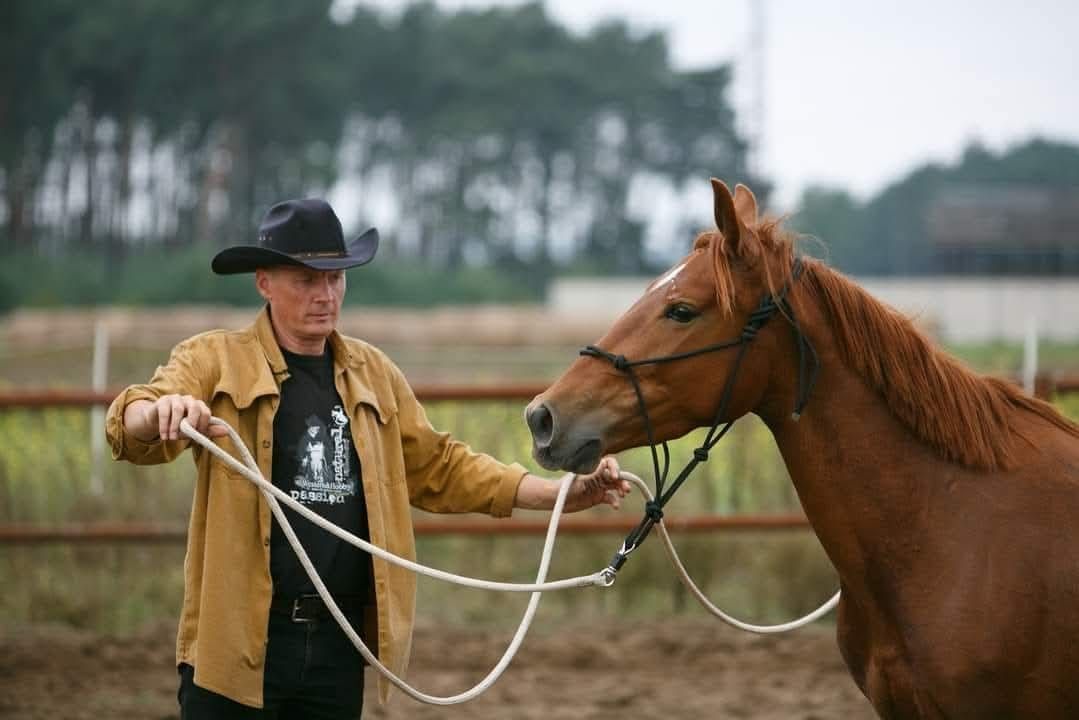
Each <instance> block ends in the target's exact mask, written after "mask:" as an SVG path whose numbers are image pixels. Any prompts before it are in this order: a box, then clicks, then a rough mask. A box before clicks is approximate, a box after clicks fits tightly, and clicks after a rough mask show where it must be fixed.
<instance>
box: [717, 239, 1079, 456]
mask: <svg viewBox="0 0 1079 720" xmlns="http://www.w3.org/2000/svg"><path fill="white" fill-rule="evenodd" d="M716 236H718V234H716ZM718 238H721V236H718V237H717V239H718ZM749 240H750V242H752V241H754V240H756V241H758V242H760V244H761V245H762V246H763V248H764V249H765V250H766V251H765V252H763V253H761V257H762V259H764V262H765V268H764V270H765V277H766V284H767V285H768V286H769V288H770V290H771V291H772V292H776V291H777V290H778V289H779V288H780V287H782V286H783V284H784V283H786V282H788V281H789V280H790V272H791V271H790V268H791V265H792V263H791V259H792V258H793V256H794V242H795V240H796V236H795V235H794V234H793V233H789V232H787V231H785V230H783V229H782V228H781V227H780V225H779V223H778V222H776V221H774V220H769V221H766V222H764V223H761V224H760V225H757V226H756V227H754V228H753V229H752V234H751V235H750V237H749ZM769 256H770V257H771V258H773V261H772V262H768V258H769ZM802 263H803V266H804V268H805V271H804V273H803V275H802V277H801V278H800V279H799V280H797V281H796V282H795V284H796V285H799V284H803V283H804V284H805V285H806V286H807V287H808V289H809V291H810V295H811V297H812V298H813V300H815V301H816V302H817V303H818V305H819V307H820V308H821V309H822V310H823V313H824V315H825V316H826V317H827V319H828V322H830V324H831V327H832V331H833V336H834V338H835V342H836V346H837V349H838V351H839V353H840V356H841V357H842V360H843V362H844V363H845V364H846V365H847V366H848V367H849V368H850V369H851V370H853V371H854V372H856V373H857V374H858V375H859V376H861V377H862V378H863V379H864V380H865V381H866V383H867V384H868V385H869V386H870V387H871V388H873V389H874V390H875V391H876V392H878V393H879V394H880V395H881V397H883V399H884V401H885V402H886V403H887V404H888V407H889V408H890V409H891V411H892V413H893V414H894V415H895V416H896V417H897V418H898V419H899V420H900V421H901V422H902V423H903V424H904V425H906V426H907V427H908V428H909V429H910V430H911V431H912V432H913V433H914V434H915V435H916V436H917V437H918V438H920V439H921V440H923V441H924V442H926V443H927V444H929V445H930V446H931V447H933V448H934V449H936V450H937V452H939V453H940V454H941V455H942V456H944V457H945V458H947V459H949V460H952V461H954V462H957V463H960V464H961V465H964V466H966V467H970V468H978V469H984V470H997V469H1006V468H1009V467H1012V462H1013V451H1014V446H1015V441H1016V440H1017V438H1018V437H1019V436H1018V434H1017V432H1016V430H1015V426H1014V421H1015V418H1016V412H1017V411H1026V412H1030V413H1033V414H1035V415H1037V416H1038V417H1040V418H1042V419H1044V420H1045V421H1047V422H1049V423H1051V424H1052V425H1055V426H1057V427H1059V428H1061V429H1062V430H1064V431H1066V432H1069V433H1071V434H1072V435H1075V436H1076V437H1079V425H1076V424H1075V423H1073V422H1071V421H1070V420H1068V419H1067V418H1065V417H1064V416H1063V415H1061V414H1060V413H1059V412H1058V411H1057V410H1056V408H1054V407H1053V406H1052V405H1050V404H1049V403H1047V402H1044V401H1042V400H1039V399H1037V398H1033V397H1030V396H1028V395H1026V394H1025V393H1024V392H1023V391H1022V390H1021V389H1020V388H1019V387H1018V386H1016V385H1014V384H1013V383H1011V382H1009V381H1007V380H1002V379H999V378H994V377H988V376H984V375H980V374H978V373H975V372H973V371H972V370H970V369H969V368H967V367H966V366H964V365H963V364H962V363H961V362H960V361H959V360H958V359H956V358H954V357H953V356H951V355H949V354H948V353H946V352H944V351H943V350H940V349H938V348H937V347H935V346H934V344H933V343H932V341H931V340H929V338H928V337H926V335H925V334H924V333H922V332H921V331H920V330H919V329H918V328H917V327H915V325H914V323H913V322H912V321H911V320H910V319H909V318H907V317H906V316H904V315H903V314H901V313H900V312H898V311H897V310H895V309H893V308H891V307H889V306H887V305H885V304H884V303H882V302H880V301H879V300H877V299H876V298H874V297H873V296H872V295H870V294H869V293H868V292H867V291H865V290H864V289H862V288H861V287H859V286H858V285H856V284H855V283H854V282H852V281H851V280H849V279H847V278H846V277H844V276H843V275H842V274H840V273H839V272H837V271H835V270H832V269H831V268H829V267H827V266H826V265H825V264H824V263H822V262H820V261H818V260H813V259H810V258H805V257H803V259H802ZM777 265H778V267H776V266H777ZM717 281H719V282H718V285H719V288H717V289H719V290H720V291H722V286H723V285H727V286H728V287H730V284H729V279H728V281H727V282H722V279H721V278H717ZM731 289H733V288H731ZM796 294H797V293H796Z"/></svg>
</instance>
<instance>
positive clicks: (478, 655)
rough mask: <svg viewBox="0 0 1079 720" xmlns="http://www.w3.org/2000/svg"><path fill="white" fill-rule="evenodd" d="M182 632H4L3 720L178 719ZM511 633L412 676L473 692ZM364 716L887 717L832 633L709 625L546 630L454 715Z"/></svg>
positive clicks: (445, 638) (456, 649)
mask: <svg viewBox="0 0 1079 720" xmlns="http://www.w3.org/2000/svg"><path fill="white" fill-rule="evenodd" d="M173 631H174V626H173V625H172V624H171V623H170V624H167V625H166V624H163V625H162V626H161V627H158V628H155V629H153V630H152V631H148V632H146V633H145V634H144V635H143V636H141V637H137V638H132V639H125V640H115V639H112V640H109V639H102V638H100V637H96V636H94V635H93V634H90V633H85V632H79V631H73V630H70V629H59V628H23V629H19V630H15V631H7V632H6V633H4V634H3V635H0V717H3V718H10V719H11V720H16V719H18V720H29V719H38V718H49V719H50V720H54V719H61V720H83V719H86V720H89V719H90V718H94V719H95V720H96V719H97V718H110V719H111V720H123V719H128V718H130V719H132V720H134V719H136V718H137V719H139V720H147V719H149V720H165V719H166V718H177V717H178V715H179V713H178V708H177V705H176V681H175V678H176V673H175V670H174V669H173V667H172V644H173ZM508 632H510V631H509V630H507V631H506V632H505V633H502V632H500V633H498V636H497V637H484V636H479V635H475V634H472V633H470V632H466V631H463V630H449V631H447V630H445V629H436V628H423V627H421V628H420V629H419V630H418V632H417V635H416V638H415V643H414V645H413V648H414V651H413V658H414V660H413V664H412V671H411V676H412V677H411V679H412V681H413V683H414V684H416V685H418V686H420V688H421V689H423V690H424V691H426V692H431V693H435V694H453V693H457V692H461V691H462V690H465V689H467V688H468V687H471V686H472V685H473V684H474V683H475V682H477V681H478V680H479V679H480V678H482V677H483V676H484V675H485V674H486V673H487V672H488V671H489V670H490V668H491V667H492V666H493V664H494V663H495V662H496V661H497V659H498V657H499V656H500V655H501V653H502V651H503V650H504V648H505V644H506V642H507V641H508V637H507V634H508ZM375 697H376V695H375V691H374V673H373V672H372V671H370V670H369V671H368V702H367V707H366V708H365V712H364V717H365V718H371V719H374V718H380V719H383V720H400V719H403V718H418V719H420V720H434V719H436V718H457V719H463V718H469V719H470V720H495V719H496V718H497V719H499V720H504V719H507V718H509V719H518V718H519V719H522V720H530V719H535V720H540V719H541V718H542V719H543V720H563V719H564V720H571V719H572V720H599V719H601V718H618V719H619V720H626V719H627V718H634V719H636V718H665V719H673V718H760V719H762V720H780V719H781V718H782V719H783V720H828V719H830V718H837V719H838V718H842V719H843V720H860V719H862V718H865V719H867V720H868V719H870V718H873V717H875V716H874V715H873V713H872V711H871V709H870V707H869V705H868V703H867V702H866V700H865V699H864V698H863V697H862V696H861V694H860V693H859V692H858V690H857V688H856V687H855V686H854V684H853V682H851V680H850V678H849V677H848V676H847V674H846V671H845V669H844V667H843V664H842V660H841V659H840V657H839V652H838V650H837V649H836V645H835V639H834V636H833V631H832V629H831V628H829V627H827V626H823V625H819V626H814V627H809V628H805V629H802V630H799V631H796V632H794V633H791V634H788V635H784V636H779V637H772V636H763V637H762V636H755V635H748V634H745V633H741V632H738V631H736V630H732V629H730V628H728V627H726V626H724V625H722V624H720V623H719V622H716V621H710V620H703V619H697V620H685V619H679V620H676V621H673V622H663V621H661V620H659V619H657V620H656V621H655V622H652V623H650V624H648V625H637V626H631V625H614V624H611V625H608V626H606V627H603V628H595V627H587V628H586V627H572V628H570V627H563V628H550V629H546V630H536V631H534V632H533V634H531V635H530V636H529V637H528V639H526V641H525V643H524V645H523V647H522V649H521V652H520V654H519V655H518V656H517V658H516V660H515V661H514V662H513V664H511V665H510V668H509V670H508V671H507V672H506V674H505V675H504V676H503V677H502V679H501V680H500V681H499V682H498V683H496V684H495V686H494V687H493V688H492V689H491V690H490V691H489V692H488V693H487V694H486V695H484V696H482V697H481V698H479V699H477V700H474V701H472V702H470V703H467V704H465V705H460V706H456V707H433V706H427V705H421V704H419V703H416V702H414V701H412V700H410V699H408V698H405V697H402V696H399V695H398V696H396V697H394V698H393V699H392V700H391V702H390V704H389V705H388V706H386V707H381V706H379V705H378V702H377V700H375Z"/></svg>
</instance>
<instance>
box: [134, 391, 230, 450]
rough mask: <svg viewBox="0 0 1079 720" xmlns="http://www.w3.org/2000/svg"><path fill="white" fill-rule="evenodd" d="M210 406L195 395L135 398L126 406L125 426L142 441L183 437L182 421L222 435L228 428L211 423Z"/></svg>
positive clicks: (213, 435) (199, 428)
mask: <svg viewBox="0 0 1079 720" xmlns="http://www.w3.org/2000/svg"><path fill="white" fill-rule="evenodd" d="M211 417H212V414H211V413H210V408H209V407H208V406H207V405H206V403H204V402H203V401H202V400H199V399H198V398H196V397H194V396H192V395H162V396H161V397H159V398H158V399H157V400H154V401H150V400H136V401H135V402H133V403H131V404H130V405H128V406H127V407H126V408H125V409H124V427H125V428H126V429H127V431H128V432H129V433H131V434H132V435H134V436H135V437H136V438H138V439H139V440H142V441H143V442H151V441H153V440H156V439H157V438H161V439H162V440H179V439H180V421H181V420H183V419H184V418H187V421H188V422H189V423H190V424H191V426H192V427H194V428H195V429H196V430H198V431H199V432H200V433H202V434H204V435H206V436H208V437H223V436H224V435H227V434H228V430H226V429H225V428H224V427H222V426H220V425H210V418H211Z"/></svg>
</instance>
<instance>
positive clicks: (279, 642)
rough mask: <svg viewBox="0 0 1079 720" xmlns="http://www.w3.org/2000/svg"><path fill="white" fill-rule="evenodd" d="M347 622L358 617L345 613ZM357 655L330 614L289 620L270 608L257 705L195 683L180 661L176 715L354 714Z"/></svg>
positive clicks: (351, 717) (346, 718) (264, 718)
mask: <svg viewBox="0 0 1079 720" xmlns="http://www.w3.org/2000/svg"><path fill="white" fill-rule="evenodd" d="M349 620H351V621H352V623H353V627H359V626H360V623H359V620H358V619H353V618H349ZM363 666H364V662H363V658H362V657H361V656H360V653H359V651H358V650H356V648H354V647H353V646H352V642H351V641H349V639H348V636H346V635H345V633H344V631H342V630H341V628H339V627H338V626H337V623H336V622H335V621H334V620H333V618H327V619H326V620H320V621H318V622H310V623H294V622H292V620H290V619H289V618H288V617H287V616H285V615H281V614H278V613H270V626H269V643H268V645H267V646H266V669H265V674H264V677H263V695H264V697H263V702H264V706H263V709H262V710H259V709H258V708H253V707H249V706H247V705H243V704H241V703H238V702H235V701H233V700H230V699H228V698H226V697H224V696H223V695H218V694H217V693H214V692H210V691H209V690H206V689H204V688H201V687H199V686H198V685H195V683H194V675H195V670H194V668H192V667H191V666H190V665H180V668H179V671H180V690H179V692H178V693H177V697H178V699H179V701H180V718H181V720H226V719H227V720H233V719H236V720H240V719H243V720H246V719H247V718H252V719H254V718H258V720H271V719H272V720H292V719H293V718H311V719H312V720H356V719H357V718H359V717H360V713H361V711H362V710H363Z"/></svg>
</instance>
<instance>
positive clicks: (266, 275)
mask: <svg viewBox="0 0 1079 720" xmlns="http://www.w3.org/2000/svg"><path fill="white" fill-rule="evenodd" d="M270 280H271V278H270V271H269V270H264V269H263V268H259V269H257V270H255V289H256V290H258V291H259V295H261V296H262V299H263V300H265V301H266V302H270Z"/></svg>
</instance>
